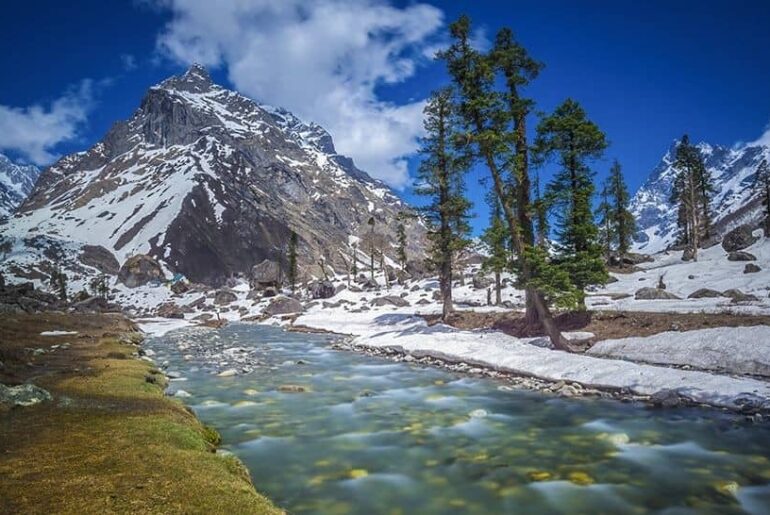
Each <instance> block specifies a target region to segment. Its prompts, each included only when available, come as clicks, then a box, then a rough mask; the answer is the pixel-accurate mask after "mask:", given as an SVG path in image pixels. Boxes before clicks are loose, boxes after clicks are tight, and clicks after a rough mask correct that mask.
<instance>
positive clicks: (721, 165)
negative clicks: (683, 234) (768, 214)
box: [630, 141, 770, 254]
mask: <svg viewBox="0 0 770 515" xmlns="http://www.w3.org/2000/svg"><path fill="white" fill-rule="evenodd" d="M677 144H678V142H677V141H674V142H673V144H672V145H671V147H670V148H669V150H668V151H667V152H666V154H665V155H664V156H663V159H662V160H661V162H660V163H659V164H658V166H656V167H655V169H654V170H653V171H652V173H651V174H650V177H649V178H648V179H647V181H646V182H645V183H644V184H643V185H642V187H641V188H639V190H638V191H637V192H636V195H634V197H633V199H632V200H631V205H630V210H631V213H632V214H633V215H634V218H635V219H636V224H637V230H638V232H637V234H636V236H635V247H636V249H637V250H638V251H640V252H645V253H648V254H652V253H655V252H660V251H662V250H665V249H666V248H668V247H669V246H671V245H673V244H674V243H675V242H676V230H677V226H676V219H677V216H676V215H677V208H676V206H675V205H673V204H672V203H671V202H670V200H669V199H670V197H671V191H672V188H673V184H674V179H675V177H676V170H675V169H674V166H673V165H674V155H675V152H676V147H677ZM696 148H697V149H698V152H699V153H700V154H701V156H702V157H703V161H704V163H705V164H706V168H707V169H708V170H709V172H710V173H711V177H712V178H713V181H714V187H715V194H714V196H713V198H712V199H711V212H712V216H713V217H714V230H715V232H716V235H717V236H721V235H724V234H725V233H726V232H728V231H729V230H730V229H732V228H734V227H737V226H738V225H743V224H750V225H758V224H759V222H760V221H761V220H762V218H763V214H762V205H761V198H760V193H761V192H760V191H759V189H758V188H755V187H754V183H755V176H756V172H757V167H758V166H759V163H760V162H761V161H762V159H767V160H768V161H769V162H770V148H769V147H767V146H764V145H761V144H757V143H750V144H745V145H740V146H736V147H733V148H728V147H723V146H719V145H710V144H708V143H699V144H698V145H697V146H696Z"/></svg>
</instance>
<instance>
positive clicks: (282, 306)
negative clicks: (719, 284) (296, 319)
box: [263, 297, 304, 316]
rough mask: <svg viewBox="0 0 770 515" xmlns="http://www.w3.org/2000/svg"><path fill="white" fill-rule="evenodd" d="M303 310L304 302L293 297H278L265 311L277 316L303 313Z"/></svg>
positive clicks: (269, 314)
mask: <svg viewBox="0 0 770 515" xmlns="http://www.w3.org/2000/svg"><path fill="white" fill-rule="evenodd" d="M303 311H304V309H303V307H302V303H301V302H300V301H298V300H297V299H293V298H291V297H276V298H275V299H274V300H273V301H272V302H270V304H268V306H267V307H266V308H265V310H264V312H263V313H264V314H265V315H268V316H275V315H290V314H294V313H302V312H303Z"/></svg>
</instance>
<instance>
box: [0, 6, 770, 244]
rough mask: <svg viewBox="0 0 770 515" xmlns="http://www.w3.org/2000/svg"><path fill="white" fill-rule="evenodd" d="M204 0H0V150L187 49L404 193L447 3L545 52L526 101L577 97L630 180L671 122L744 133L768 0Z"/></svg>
mask: <svg viewBox="0 0 770 515" xmlns="http://www.w3.org/2000/svg"><path fill="white" fill-rule="evenodd" d="M209 4H214V2H208V1H207V0H185V1H182V0H141V1H128V0H127V1H118V0H113V1H110V2H104V1H96V0H80V1H74V2H60V1H40V0H28V1H26V2H23V3H22V2H7V3H6V4H5V5H4V6H3V17H2V20H1V21H0V42H1V44H2V50H3V51H2V52H0V68H2V69H3V70H4V74H3V75H4V80H3V81H2V86H0V150H1V151H4V152H6V153H8V154H11V155H12V156H15V157H17V158H22V159H27V160H30V159H32V160H36V161H38V162H45V161H46V160H50V159H52V158H54V157H55V156H57V155H61V154H63V153H67V152H71V151H76V150H82V149H84V148H87V147H89V146H90V145H92V144H93V143H95V142H96V141H98V140H99V139H100V138H101V137H102V135H103V134H104V133H105V132H106V130H107V129H108V128H109V126H110V125H111V124H112V123H113V122H114V121H115V120H118V119H125V118H127V117H128V116H130V114H131V112H132V111H133V110H134V109H136V107H137V106H138V104H139V102H140V100H141V97H142V95H143V94H144V92H145V90H146V89H147V88H148V87H149V86H150V85H152V84H154V83H157V82H159V81H160V80H162V79H163V78H165V77H167V76H168V75H170V74H174V73H178V72H179V71H181V70H183V69H184V68H185V67H186V63H187V62H189V61H192V60H196V61H203V62H204V63H205V64H207V65H209V66H210V67H211V68H212V75H213V76H214V78H215V79H216V80H217V81H219V82H221V83H223V84H225V85H228V86H231V87H234V88H236V89H238V90H240V91H242V92H243V93H245V94H247V95H250V96H252V97H255V98H257V100H262V101H265V102H267V103H273V104H280V105H286V107H288V108H289V109H291V110H293V111H295V112H297V113H298V114H299V115H300V116H303V117H305V118H310V119H316V121H318V122H320V123H322V124H323V125H325V126H327V128H329V129H330V130H331V132H332V133H333V135H334V136H335V139H336V140H337V142H338V147H341V148H342V149H343V150H344V151H346V153H349V154H352V155H353V157H354V158H355V159H356V161H357V162H358V163H359V164H364V165H366V166H363V167H364V168H368V169H369V171H371V172H372V173H373V174H374V175H379V176H380V177H383V178H385V179H386V180H388V181H390V182H391V183H392V184H394V185H396V186H399V187H401V188H402V189H401V192H402V195H403V196H404V197H405V198H407V200H414V199H413V196H412V195H411V193H410V191H409V188H408V178H407V175H406V173H407V172H408V171H409V170H413V168H414V165H415V159H414V158H413V157H411V156H410V153H411V152H412V151H413V150H414V145H415V142H414V138H415V137H416V136H417V135H419V107H420V102H421V101H422V100H423V99H424V98H425V97H426V96H427V95H428V94H429V93H430V91H431V90H432V89H435V88H437V87H439V86H441V85H442V84H444V83H445V81H446V76H445V74H444V70H443V68H442V66H441V65H438V64H434V63H432V62H431V61H430V60H429V59H427V58H425V57H424V55H427V54H428V53H429V52H430V50H431V49H433V48H436V47H438V46H440V45H441V44H443V43H444V41H445V29H446V23H447V22H449V21H451V20H453V19H455V18H456V17H457V16H458V15H459V14H460V13H463V12H464V13H468V14H469V15H470V16H471V17H472V19H473V21H474V23H475V25H476V26H477V27H478V28H479V29H480V32H479V37H480V38H481V39H483V36H484V35H485V36H486V37H487V38H490V39H491V38H493V37H494V32H495V31H496V30H497V29H498V28H500V27H501V26H510V27H511V28H512V29H513V30H514V32H515V34H516V35H517V37H518V39H519V40H520V41H521V42H522V43H523V44H524V45H525V46H526V47H527V48H528V49H529V51H530V53H531V54H532V55H533V56H534V57H536V58H537V59H539V60H541V61H543V62H544V63H545V65H546V67H545V69H544V71H543V73H542V74H541V77H540V78H539V79H538V80H537V81H536V82H535V83H534V84H533V85H532V86H531V87H530V88H529V89H528V91H527V93H528V94H529V95H530V96H531V97H532V98H534V99H535V100H536V102H537V108H538V109H540V110H542V111H550V110H552V109H553V108H554V107H555V106H556V105H557V104H558V103H559V102H561V101H562V100H564V99H565V98H566V97H572V98H574V99H576V100H578V101H579V102H581V104H583V106H584V107H585V109H586V110H587V112H588V114H589V116H590V117H591V118H592V119H593V120H594V121H596V122H597V123H598V125H599V126H600V127H601V128H602V129H603V130H604V131H605V132H606V134H607V137H608V139H609V140H610V142H611V146H610V148H609V149H608V151H607V154H606V158H605V159H604V160H601V161H598V162H596V163H595V166H594V168H595V170H596V171H597V172H598V173H599V176H600V177H601V176H602V175H603V174H604V173H605V172H606V170H607V169H608V168H609V164H610V162H611V160H612V159H614V158H618V159H619V160H620V161H621V163H622V164H623V167H624V171H625V173H626V176H627V180H628V182H629V185H630V187H631V189H636V187H638V186H639V185H640V184H641V182H642V181H643V180H644V179H645V178H646V176H647V175H648V174H649V172H650V170H651V169H652V168H653V167H654V166H655V165H656V164H657V162H658V160H659V159H660V157H661V155H662V154H663V153H664V152H665V150H666V149H667V148H668V146H669V145H670V143H671V141H672V140H673V139H674V138H676V137H678V136H680V135H681V134H682V133H684V132H688V133H689V134H690V136H691V138H692V139H694V140H696V141H700V140H704V141H708V142H711V143H717V144H723V145H732V144H735V143H736V142H739V141H752V140H756V139H757V138H759V137H760V136H761V135H762V134H763V132H764V131H765V128H766V126H767V124H768V122H769V121H770V94H769V92H770V87H769V86H770V2H765V1H749V0H745V1H735V0H734V1H731V2H727V1H716V0H711V1H709V0H705V1H704V0H701V1H697V2H695V1H667V2H664V1H657V0H654V1H649V0H648V1H644V2H639V1H630V0H628V1H626V0H619V1H614V2H609V1H591V0H582V1H558V0H545V1H543V0H541V1H537V2H535V1H532V2H530V1H510V2H503V1H500V2H491V1H475V2H438V1H435V2H432V1H429V2H420V3H416V2H408V3H407V2H396V1H393V2H384V1H382V2H380V1H375V0H361V1H360V2H353V3H345V4H344V5H343V3H341V2H340V1H338V0H322V1H318V2H314V3H312V4H302V3H301V2H299V0H284V1H283V2H282V4H281V9H275V8H274V6H272V4H271V3H270V0H254V2H253V4H254V5H253V8H249V9H247V10H246V12H244V11H243V10H237V9H235V8H234V7H232V6H231V5H229V4H227V3H219V6H218V7H217V8H216V9H215V10H212V8H211V6H210V5H209ZM311 5H312V7H310V6H311ZM351 5H353V6H354V7H352V8H351V7H350V6H351ZM223 6H224V7H223ZM335 24H337V26H335ZM235 27H237V28H235ZM372 33H374V34H379V36H374V37H373V39H372V40H368V41H364V42H363V43H362V39H364V40H365V39H366V38H367V37H369V35H370V34H372ZM298 34H299V35H301V37H298V36H297V35H298ZM297 41H300V42H301V43H302V44H304V45H305V46H301V47H299V49H297V48H294V46H295V44H297ZM287 48H288V49H289V50H286V49H287ZM303 48H304V49H306V51H303V50H302V49H303ZM292 85H293V86H294V87H292ZM340 99H343V101H341V100H340ZM351 99H352V100H351ZM342 104H344V109H342V108H339V107H338V106H339V105H342ZM35 106H37V107H35ZM530 123H531V125H534V123H535V121H534V120H533V121H531V122H530ZM394 159H395V161H394ZM544 174H545V175H546V177H547V175H548V171H544ZM481 175H483V170H475V171H474V172H473V173H472V174H470V176H469V189H470V190H471V196H472V197H473V200H474V201H475V203H476V204H477V211H478V213H479V218H478V220H477V221H476V222H475V226H476V228H477V229H478V228H481V227H483V225H484V224H485V223H486V220H485V217H486V215H485V213H486V210H485V209H484V208H483V192H482V188H480V187H479V186H478V185H477V179H478V177H479V176H481Z"/></svg>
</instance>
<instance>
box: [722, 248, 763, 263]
mask: <svg viewBox="0 0 770 515" xmlns="http://www.w3.org/2000/svg"><path fill="white" fill-rule="evenodd" d="M727 260H728V261H756V260H757V256H755V255H754V254H751V253H750V252H744V251H742V250H736V251H734V252H730V253H729V254H728V255H727Z"/></svg>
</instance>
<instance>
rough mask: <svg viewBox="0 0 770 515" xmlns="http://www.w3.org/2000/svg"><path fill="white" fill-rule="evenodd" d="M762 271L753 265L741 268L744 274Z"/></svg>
mask: <svg viewBox="0 0 770 515" xmlns="http://www.w3.org/2000/svg"><path fill="white" fill-rule="evenodd" d="M761 271H762V269H761V268H759V267H758V266H757V265H755V264H754V263H746V266H745V267H744V268H743V273H744V274H756V273H757V272H761Z"/></svg>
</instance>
